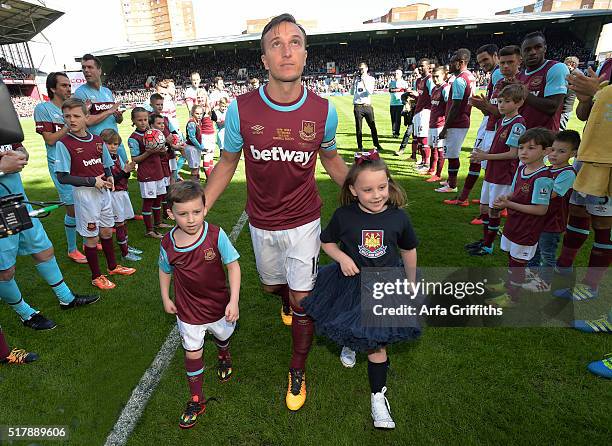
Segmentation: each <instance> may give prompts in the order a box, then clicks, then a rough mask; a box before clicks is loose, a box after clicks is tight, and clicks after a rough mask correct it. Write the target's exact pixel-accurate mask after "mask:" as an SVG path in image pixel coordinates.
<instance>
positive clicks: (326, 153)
mask: <svg viewBox="0 0 612 446" xmlns="http://www.w3.org/2000/svg"><path fill="white" fill-rule="evenodd" d="M321 164H322V165H323V168H324V169H325V171H326V172H327V173H328V174H329V176H330V177H331V178H332V180H334V182H335V183H336V184H337V185H338V186H340V187H342V185H343V184H344V180H345V179H346V175H347V174H348V166H347V165H346V163H345V162H344V160H343V159H342V157H341V156H340V155H339V154H338V151H337V150H335V149H334V150H321ZM215 169H216V167H215ZM209 182H210V180H209Z"/></svg>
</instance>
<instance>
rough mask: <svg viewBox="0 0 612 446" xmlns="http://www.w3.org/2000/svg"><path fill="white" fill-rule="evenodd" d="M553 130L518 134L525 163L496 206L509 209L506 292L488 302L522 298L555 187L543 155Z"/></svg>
mask: <svg viewBox="0 0 612 446" xmlns="http://www.w3.org/2000/svg"><path fill="white" fill-rule="evenodd" d="M553 140H554V135H553V133H552V132H551V131H550V130H548V129H545V128H541V127H536V128H534V129H529V130H527V131H526V132H525V133H523V136H521V137H520V138H519V144H520V146H519V150H518V156H519V160H520V161H521V162H522V165H521V166H519V168H518V169H517V171H516V174H515V175H514V180H513V181H512V194H511V195H502V196H500V197H497V199H496V200H495V202H494V203H493V205H494V207H495V208H498V209H508V219H507V220H506V225H505V226H504V235H503V236H502V239H501V249H503V250H504V251H507V252H508V254H509V255H508V266H509V280H508V282H507V283H506V289H507V292H506V293H504V294H502V295H500V296H497V297H495V298H490V299H486V300H485V303H486V304H488V305H495V306H498V307H501V308H510V307H513V306H515V305H516V303H517V302H518V299H519V293H520V290H521V286H522V285H523V284H524V282H525V267H526V266H527V263H528V262H529V261H530V260H531V259H532V258H533V256H534V255H535V253H536V249H537V247H538V240H539V239H540V235H541V233H542V230H543V229H544V225H545V224H546V213H547V211H548V205H549V203H550V196H551V193H552V190H553V179H552V178H551V174H550V170H549V169H548V167H547V166H546V165H545V164H544V157H545V156H546V154H547V153H548V152H549V150H550V147H551V146H552V144H553Z"/></svg>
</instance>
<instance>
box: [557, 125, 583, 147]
mask: <svg viewBox="0 0 612 446" xmlns="http://www.w3.org/2000/svg"><path fill="white" fill-rule="evenodd" d="M555 141H560V142H566V143H568V144H570V145H571V146H572V150H578V147H580V133H578V132H577V131H576V130H561V131H560V132H559V133H557V134H556V135H555Z"/></svg>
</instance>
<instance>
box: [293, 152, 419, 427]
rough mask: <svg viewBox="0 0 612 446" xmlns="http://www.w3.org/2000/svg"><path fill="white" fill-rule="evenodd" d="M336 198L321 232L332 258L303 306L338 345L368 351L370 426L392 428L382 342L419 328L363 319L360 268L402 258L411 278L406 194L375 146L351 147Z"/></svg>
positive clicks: (413, 259)
mask: <svg viewBox="0 0 612 446" xmlns="http://www.w3.org/2000/svg"><path fill="white" fill-rule="evenodd" d="M340 201H341V204H342V206H341V207H340V208H338V209H337V210H336V211H335V212H334V215H333V216H332V219H331V221H330V222H329V224H328V225H327V227H326V228H325V229H324V230H323V232H322V233H321V243H322V248H323V250H324V251H325V253H326V254H327V255H329V256H330V257H331V258H332V259H333V260H335V263H333V264H331V265H327V266H325V267H323V268H321V270H320V271H319V275H318V277H317V282H316V285H315V288H314V290H313V291H312V293H311V294H310V296H308V297H307V298H306V299H305V300H304V303H303V306H304V308H305V310H306V312H307V313H308V314H309V315H310V316H311V317H312V318H313V319H314V320H315V326H316V329H317V332H318V333H319V334H323V335H325V336H327V337H329V338H330V339H332V340H333V341H335V342H336V343H338V344H339V345H341V346H344V349H346V348H350V349H351V350H354V351H365V352H367V354H368V377H369V381H370V387H371V392H372V395H371V403H372V418H373V420H374V426H375V427H377V428H386V429H393V428H394V427H395V423H394V422H393V419H392V418H391V415H390V413H389V402H388V401H387V398H386V397H385V392H386V391H387V388H386V381H387V369H388V367H389V360H388V358H387V352H386V349H385V346H386V345H387V344H391V343H394V342H400V341H406V340H411V339H416V338H417V337H419V335H420V333H421V332H420V329H419V328H418V327H364V326H363V325H364V324H362V321H361V305H360V302H361V295H360V294H361V279H360V270H361V268H363V267H397V266H401V265H402V264H403V266H404V268H405V271H406V277H407V279H408V280H409V281H412V282H414V281H415V275H416V263H417V254H416V247H417V244H418V242H417V238H416V235H415V233H414V230H413V229H412V225H411V223H410V219H409V217H408V215H407V214H406V212H404V211H403V210H402V209H401V208H402V207H403V206H404V205H405V204H406V194H405V192H404V191H403V190H402V188H401V187H400V186H399V185H398V184H396V183H395V182H394V181H393V179H392V178H391V176H390V174H389V169H388V168H387V165H386V164H385V163H384V161H383V160H382V159H380V157H379V155H378V152H376V151H375V150H372V151H370V152H362V153H357V154H355V163H354V164H353V166H352V167H351V169H350V170H349V173H348V175H347V177H346V180H345V182H344V185H343V186H342V192H341V198H340Z"/></svg>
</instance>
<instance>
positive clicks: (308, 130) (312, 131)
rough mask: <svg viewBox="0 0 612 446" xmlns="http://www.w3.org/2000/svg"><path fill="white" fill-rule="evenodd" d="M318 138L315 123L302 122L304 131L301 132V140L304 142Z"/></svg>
mask: <svg viewBox="0 0 612 446" xmlns="http://www.w3.org/2000/svg"><path fill="white" fill-rule="evenodd" d="M316 136H317V131H316V126H315V123H314V121H302V130H300V138H302V139H303V140H304V141H312V140H313V139H315V137H316Z"/></svg>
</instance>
